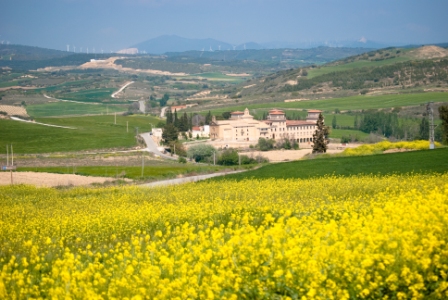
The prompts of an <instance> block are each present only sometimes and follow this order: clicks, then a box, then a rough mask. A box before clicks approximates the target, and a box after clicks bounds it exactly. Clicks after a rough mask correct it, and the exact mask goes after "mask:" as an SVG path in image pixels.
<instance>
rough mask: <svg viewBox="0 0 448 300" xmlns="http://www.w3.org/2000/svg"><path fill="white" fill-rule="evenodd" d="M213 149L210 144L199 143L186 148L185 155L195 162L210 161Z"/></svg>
mask: <svg viewBox="0 0 448 300" xmlns="http://www.w3.org/2000/svg"><path fill="white" fill-rule="evenodd" d="M215 151H216V149H215V148H214V147H213V146H211V145H204V144H200V145H195V146H191V147H190V148H188V151H187V156H188V158H190V159H194V160H195V161H196V162H200V161H210V160H211V157H212V156H213V152H215Z"/></svg>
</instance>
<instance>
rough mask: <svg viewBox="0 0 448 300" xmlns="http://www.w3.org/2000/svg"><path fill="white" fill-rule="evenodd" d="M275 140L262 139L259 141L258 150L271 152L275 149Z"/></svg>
mask: <svg viewBox="0 0 448 300" xmlns="http://www.w3.org/2000/svg"><path fill="white" fill-rule="evenodd" d="M274 143H275V141H274V140H269V139H265V138H260V139H259V140H258V144H257V146H256V147H257V148H258V149H260V151H269V150H271V149H273V148H274Z"/></svg>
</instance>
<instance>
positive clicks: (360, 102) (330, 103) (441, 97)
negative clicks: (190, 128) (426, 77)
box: [207, 92, 448, 115]
mask: <svg viewBox="0 0 448 300" xmlns="http://www.w3.org/2000/svg"><path fill="white" fill-rule="evenodd" d="M429 101H433V102H448V93H434V92H432V93H415V94H393V95H381V96H369V95H364V96H353V97H344V98H334V99H323V100H310V101H300V102H275V103H274V102H273V103H260V104H247V105H244V104H242V105H237V106H231V107H226V108H219V109H213V110H211V112H212V114H214V115H221V114H222V113H223V112H226V111H236V110H241V111H242V110H244V109H245V108H246V107H247V108H249V109H251V110H253V109H263V108H265V109H271V108H280V109H293V108H295V109H320V110H323V111H326V112H332V111H334V110H335V108H339V109H340V110H362V109H379V108H393V107H397V106H399V107H401V106H412V105H419V104H424V103H427V102H429ZM423 110H425V108H424V107H422V111H423ZM207 111H208V110H207Z"/></svg>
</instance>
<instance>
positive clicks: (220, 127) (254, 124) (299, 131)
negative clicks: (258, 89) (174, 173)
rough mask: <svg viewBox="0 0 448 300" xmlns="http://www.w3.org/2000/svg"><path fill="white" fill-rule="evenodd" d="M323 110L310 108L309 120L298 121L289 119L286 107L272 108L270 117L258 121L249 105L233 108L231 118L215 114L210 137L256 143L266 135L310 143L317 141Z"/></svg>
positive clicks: (275, 138)
mask: <svg viewBox="0 0 448 300" xmlns="http://www.w3.org/2000/svg"><path fill="white" fill-rule="evenodd" d="M320 113H321V111H320V110H309V111H308V116H307V118H306V120H298V121H294V120H287V119H286V115H285V113H284V112H283V111H282V110H278V109H272V110H270V111H269V113H268V116H267V119H266V120H262V121H258V120H255V119H254V118H253V116H251V115H250V114H249V110H248V109H247V108H246V109H245V110H244V112H241V111H235V112H232V113H231V117H230V119H228V120H219V121H217V120H216V119H215V118H213V120H212V122H211V123H210V138H211V139H212V140H221V141H229V142H254V143H256V142H257V141H258V139H259V138H265V139H273V140H277V141H279V140H284V139H288V140H290V141H296V142H298V143H310V142H312V141H313V133H314V132H315V130H316V127H317V125H316V122H317V119H318V117H319V114H320Z"/></svg>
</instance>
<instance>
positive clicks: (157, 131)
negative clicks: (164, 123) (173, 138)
mask: <svg viewBox="0 0 448 300" xmlns="http://www.w3.org/2000/svg"><path fill="white" fill-rule="evenodd" d="M162 133H163V130H162V128H153V129H152V130H151V134H152V136H153V137H156V138H162Z"/></svg>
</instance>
